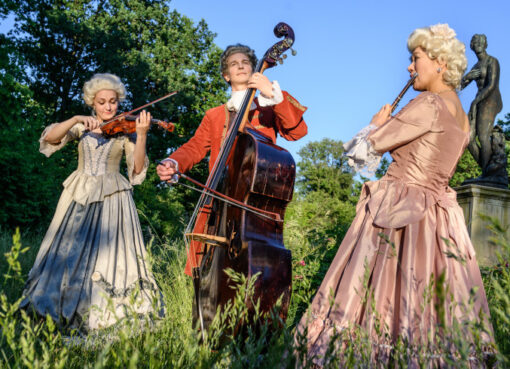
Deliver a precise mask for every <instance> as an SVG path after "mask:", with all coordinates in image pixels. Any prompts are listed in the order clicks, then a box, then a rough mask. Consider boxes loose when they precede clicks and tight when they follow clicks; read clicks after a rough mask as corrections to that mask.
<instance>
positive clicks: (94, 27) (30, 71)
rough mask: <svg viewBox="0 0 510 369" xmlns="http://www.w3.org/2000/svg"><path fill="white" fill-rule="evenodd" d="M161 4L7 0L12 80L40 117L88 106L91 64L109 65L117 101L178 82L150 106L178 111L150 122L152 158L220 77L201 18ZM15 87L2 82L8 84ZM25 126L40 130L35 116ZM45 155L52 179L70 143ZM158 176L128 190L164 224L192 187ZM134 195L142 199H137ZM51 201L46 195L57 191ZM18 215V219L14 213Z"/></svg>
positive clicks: (178, 218) (186, 204) (213, 92)
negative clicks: (165, 183) (169, 185)
mask: <svg viewBox="0 0 510 369" xmlns="http://www.w3.org/2000/svg"><path fill="white" fill-rule="evenodd" d="M168 4H169V2H168V1H163V0H105V1H88V0H87V1H85V0H22V1H19V2H17V3H16V7H15V9H13V12H14V14H15V18H16V22H15V30H14V32H13V33H12V34H10V35H9V39H10V42H11V43H12V46H13V49H16V50H19V56H20V58H19V63H20V69H21V70H24V71H27V72H26V73H23V74H21V75H20V76H19V78H18V81H19V84H20V85H23V86H26V87H27V89H28V90H27V91H30V94H31V99H32V101H34V102H37V104H38V105H39V106H40V107H41V108H42V109H43V111H44V118H45V119H44V120H45V123H49V122H52V121H61V120H63V119H66V118H68V117H70V116H73V115H76V114H84V113H85V114H89V113H90V110H89V109H88V108H87V107H86V106H84V104H83V103H82V100H81V87H82V86H83V83H84V81H86V80H87V79H89V78H90V77H91V76H92V75H93V74H94V73H97V72H110V73H114V74H117V75H118V76H119V77H120V78H121V79H122V80H123V81H124V82H125V84H126V87H127V89H128V91H129V93H128V98H127V100H126V103H125V104H124V108H125V109H130V108H132V107H134V106H139V105H142V104H144V103H147V102H149V101H151V100H153V99H155V98H157V97H160V96H162V95H164V94H166V93H168V92H170V91H174V90H178V91H179V94H178V95H177V96H175V97H172V98H170V99H169V100H167V101H165V102H163V103H160V104H159V105H156V106H154V107H151V109H150V110H151V112H152V113H153V115H154V116H155V117H156V118H159V119H168V120H172V121H178V123H177V129H176V132H175V133H165V132H159V131H157V130H154V131H153V132H151V134H150V137H149V142H148V153H149V157H150V158H151V159H160V158H163V157H166V156H167V155H168V153H169V151H171V150H173V149H174V148H176V147H178V146H179V145H180V144H182V143H183V142H185V141H187V140H188V139H189V137H190V136H191V135H192V134H193V133H194V131H195V130H196V128H197V126H198V124H199V123H200V119H201V117H202V116H203V114H204V112H205V110H206V109H208V108H210V107H212V106H215V105H217V104H218V103H219V102H220V101H223V100H224V99H225V91H226V85H225V84H224V82H223V80H222V77H221V75H220V73H219V68H218V64H219V55H220V52H221V50H220V49H219V48H218V47H217V46H216V45H215V44H214V43H213V40H214V37H215V35H214V33H212V32H211V31H209V29H208V27H207V25H206V24H205V22H204V21H201V22H199V23H198V24H196V25H195V24H193V22H192V21H191V20H190V19H188V18H187V17H185V16H183V15H180V14H179V13H177V12H176V11H172V10H170V8H169V6H168ZM14 93H15V92H14V91H12V90H9V91H8V93H7V94H8V95H10V96H11V95H12V94H14ZM27 124H28V121H27ZM31 128H32V130H34V131H36V132H37V133H38V134H40V132H41V127H40V125H39V126H31ZM0 129H1V130H2V134H3V133H4V132H3V131H4V129H5V128H4V127H0ZM32 143H33V146H34V147H33V148H32V150H37V138H36V137H33V138H32ZM12 149H13V150H15V148H12ZM39 157H40V159H39V162H42V161H43V158H42V156H41V155H39ZM50 160H53V162H54V163H58V167H57V168H55V169H56V170H55V171H54V172H52V173H53V174H54V175H56V177H57V178H58V179H59V180H60V177H64V176H66V175H68V174H69V173H70V172H71V171H72V170H73V169H75V167H76V164H75V163H76V158H75V150H74V148H73V147H69V148H66V149H64V150H63V152H62V153H59V156H57V160H56V161H55V159H50ZM205 173H206V166H205V165H202V166H199V167H198V168H197V170H196V171H195V172H194V173H193V175H194V176H196V177H198V178H200V179H203V178H204V177H205ZM47 174H48V173H46V175H47ZM55 182H56V181H55ZM158 183H159V180H158V179H157V177H156V175H155V173H154V171H152V172H150V175H149V178H148V180H147V181H146V182H145V183H144V184H143V185H142V186H140V187H139V188H137V190H136V191H135V201H137V203H138V204H139V206H140V205H141V206H142V208H143V209H142V211H143V212H144V215H146V216H147V219H149V220H151V221H152V222H153V223H157V224H155V226H156V228H158V227H159V229H160V230H163V229H164V228H165V227H166V228H167V231H171V229H170V228H171V227H172V226H166V223H168V224H175V225H178V224H179V222H180V223H182V218H185V217H186V212H187V211H189V210H190V209H191V208H192V207H193V204H194V203H195V199H196V196H195V195H194V194H193V195H192V194H191V192H190V191H188V190H187V191H183V190H181V189H178V188H177V189H175V190H173V191H171V192H170V194H169V195H168V194H167V191H166V190H163V189H161V187H160V186H157V184H158ZM55 186H57V185H56V184H55ZM58 188H59V190H60V187H58ZM163 191H164V192H163ZM35 192H36V193H37V190H36V191H35ZM163 193H164V194H165V196H167V195H168V196H169V198H171V199H172V201H171V203H168V202H166V203H165V205H164V206H165V207H166V206H168V207H169V208H164V209H161V203H158V204H156V203H157V199H158V197H161V196H162V194H163ZM40 195H41V194H40ZM44 195H45V194H44ZM160 195H161V196H160ZM23 196H26V194H25V193H23V192H19V193H17V195H16V199H17V200H20V199H21V198H22V197H23ZM16 199H15V201H16ZM140 199H143V200H144V203H142V204H140V201H139V200H140ZM2 200H4V199H3V195H2ZM52 201H53V204H54V203H55V202H56V199H53V200H52ZM177 202H178V204H177ZM174 203H175V206H173V204H174ZM153 205H154V206H153ZM158 209H159V210H158ZM158 211H159V212H158ZM154 212H156V213H154ZM142 220H143V219H142ZM34 221H37V219H35V218H34ZM18 222H21V223H23V222H22V221H20V220H17V221H14V223H18ZM163 224H165V227H163ZM153 225H154V224H153ZM178 226H179V227H180V225H178ZM168 227H170V228H168Z"/></svg>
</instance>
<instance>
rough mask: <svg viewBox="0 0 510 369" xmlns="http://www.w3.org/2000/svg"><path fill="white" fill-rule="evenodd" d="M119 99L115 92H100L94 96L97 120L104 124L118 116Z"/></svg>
mask: <svg viewBox="0 0 510 369" xmlns="http://www.w3.org/2000/svg"><path fill="white" fill-rule="evenodd" d="M118 107H119V99H118V97H117V93H116V92H115V91H113V90H100V91H98V92H97V93H96V96H94V110H95V112H96V116H97V119H98V120H100V121H102V122H104V121H106V120H109V119H111V118H113V117H114V116H115V115H117V109H118Z"/></svg>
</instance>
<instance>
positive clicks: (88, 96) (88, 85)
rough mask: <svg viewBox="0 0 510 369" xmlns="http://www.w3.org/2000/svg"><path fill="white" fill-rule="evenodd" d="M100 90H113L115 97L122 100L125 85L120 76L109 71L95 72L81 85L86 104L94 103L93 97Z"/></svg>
mask: <svg viewBox="0 0 510 369" xmlns="http://www.w3.org/2000/svg"><path fill="white" fill-rule="evenodd" d="M101 90H113V91H115V92H116V93H117V98H118V99H119V101H122V100H124V99H125V98H126V87H124V84H123V83H122V82H121V81H120V78H119V77H117V76H116V75H114V74H110V73H97V74H94V75H93V76H92V78H91V79H90V80H88V81H87V82H85V84H84V85H83V100H85V103H86V104H87V105H88V106H93V105H94V97H95V96H96V94H97V93H98V92H99V91H101Z"/></svg>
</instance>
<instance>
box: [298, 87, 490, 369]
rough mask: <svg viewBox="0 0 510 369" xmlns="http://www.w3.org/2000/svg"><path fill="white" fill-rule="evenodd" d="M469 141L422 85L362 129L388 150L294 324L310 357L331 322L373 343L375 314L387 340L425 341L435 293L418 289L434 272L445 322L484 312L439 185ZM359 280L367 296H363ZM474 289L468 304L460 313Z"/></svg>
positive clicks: (475, 271) (461, 236) (459, 219)
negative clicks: (440, 281) (441, 282)
mask: <svg viewBox="0 0 510 369" xmlns="http://www.w3.org/2000/svg"><path fill="white" fill-rule="evenodd" d="M468 140H469V134H468V133H466V132H464V131H463V130H462V129H461V127H460V126H459V123H458V122H457V121H456V119H455V118H454V117H453V116H452V115H451V114H450V112H449V111H448V109H447V107H446V105H445V103H444V102H443V100H442V99H441V98H440V97H439V96H438V95H436V94H433V93H430V92H424V93H421V94H420V95H419V96H418V97H416V98H415V99H414V100H412V101H411V102H410V103H409V104H408V105H407V106H405V107H404V108H403V109H402V110H401V111H400V112H399V113H398V114H397V115H396V116H395V117H393V118H391V119H390V120H389V121H388V122H387V123H385V124H384V125H383V126H381V127H380V128H378V129H377V130H375V131H372V132H371V133H370V134H369V135H368V141H369V142H370V144H371V146H372V148H373V149H375V150H376V151H377V152H379V153H383V152H386V151H389V152H390V153H391V156H392V157H393V162H392V164H391V165H390V167H389V169H388V171H387V174H386V175H385V176H384V177H383V178H382V179H380V180H379V181H375V182H366V183H365V184H364V186H363V189H362V193H361V196H360V199H359V202H358V205H357V209H356V210H357V213H356V217H355V218H354V221H353V222H352V224H351V227H350V228H349V230H348V232H347V234H346V235H345V238H344V240H343V242H342V244H341V246H340V247H339V249H338V252H337V254H336V256H335V258H334V260H333V262H332V264H331V266H330V268H329V270H328V272H327V274H326V276H325V277H324V280H323V282H322V284H321V286H320V288H319V290H318V292H317V294H316V296H315V298H314V299H313V302H312V304H311V307H310V308H309V311H308V313H307V314H305V315H304V316H303V318H302V320H301V322H300V323H299V326H298V330H299V331H300V332H303V331H304V328H305V327H307V328H308V336H307V338H308V345H309V347H308V348H309V354H311V355H318V358H319V359H318V360H316V362H317V363H318V364H320V363H321V360H320V357H321V356H322V355H324V353H325V351H326V349H327V347H328V343H329V341H330V337H331V335H332V334H333V332H334V329H337V330H341V329H344V328H348V327H352V326H355V325H360V326H362V327H364V328H366V329H368V330H369V331H370V332H371V333H372V335H373V337H374V341H376V342H377V340H378V339H380V338H381V337H377V336H376V334H375V332H374V322H375V317H376V315H378V316H379V318H378V319H379V320H380V322H381V323H382V324H384V325H385V326H386V327H387V333H388V334H389V336H390V337H392V338H393V339H395V338H396V337H397V336H399V335H401V336H403V337H405V338H407V339H408V340H410V341H411V342H413V343H420V342H425V341H427V339H428V338H427V336H428V335H429V334H430V335H433V334H434V332H436V330H437V324H438V319H439V318H438V316H437V312H436V309H435V307H434V304H435V303H437V301H436V299H434V298H432V299H430V301H425V300H424V295H426V289H427V288H428V287H430V286H431V284H432V283H433V281H434V280H436V279H437V278H438V277H439V276H440V275H441V274H443V273H444V274H445V284H446V288H447V292H448V294H451V297H450V295H448V296H447V298H446V301H445V311H446V324H447V325H448V324H452V321H453V319H454V318H456V319H458V320H460V321H463V320H466V319H467V320H475V319H478V313H479V312H480V311H482V312H483V314H485V317H486V318H488V316H489V309H488V305H487V298H486V296H485V292H484V289H483V284H482V279H481V275H480V270H479V268H478V265H477V262H476V259H475V252H474V250H473V245H472V244H471V241H470V239H469V235H468V233H467V228H466V224H465V221H464V216H463V213H462V209H461V208H460V207H459V205H458V203H457V200H456V193H455V191H453V190H452V189H451V188H450V187H448V181H449V179H450V178H451V176H452V175H453V173H454V171H455V167H456V165H457V162H458V160H459V159H460V156H461V155H462V153H463V151H464V149H465V148H466V145H467V144H468ZM381 234H383V235H384V236H381ZM448 255H455V256H456V257H457V258H453V257H449V256H448ZM461 259H462V260H465V262H464V263H463V262H460V261H459V260H461ZM367 268H368V269H367ZM365 286H368V288H369V291H370V292H371V293H372V295H371V297H368V299H365V296H366V295H365V293H364V291H366V288H365ZM473 288H475V289H476V292H475V302H474V306H473V307H471V308H470V309H468V311H465V310H464V309H463V306H464V304H467V302H468V299H469V297H470V291H471V290H472V289H473ZM369 296H370V295H369ZM372 303H373V304H375V312H374V311H373V309H372V308H371V304H372ZM450 308H451V309H450ZM487 320H488V319H487ZM491 329H492V328H489V330H491ZM485 338H486V339H487V340H488V341H489V340H490V338H489V337H485Z"/></svg>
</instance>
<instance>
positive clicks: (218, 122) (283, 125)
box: [170, 91, 308, 275]
mask: <svg viewBox="0 0 510 369" xmlns="http://www.w3.org/2000/svg"><path fill="white" fill-rule="evenodd" d="M282 93H283V101H282V102H281V103H279V104H277V105H274V106H266V107H262V106H260V105H259V104H258V100H257V99H255V100H254V102H255V104H256V105H257V108H256V109H255V110H252V111H250V114H249V116H248V117H249V121H250V124H249V126H251V127H252V128H255V129H256V130H257V131H260V132H262V133H263V134H264V135H266V136H268V137H270V138H271V139H272V140H273V143H275V142H276V134H277V133H279V134H280V135H281V136H282V137H283V138H285V139H286V140H288V141H296V140H298V139H300V138H301V137H303V136H304V135H306V133H307V132H308V128H307V126H306V123H305V121H304V120H303V113H304V112H305V111H306V107H304V106H302V105H301V104H299V102H297V100H296V99H294V98H293V97H292V96H291V95H289V94H288V93H287V92H286V91H282ZM229 118H230V112H229V111H228V109H227V106H226V105H225V104H223V105H220V106H217V107H215V108H212V109H209V110H208V111H207V112H206V113H205V116H204V119H202V123H200V126H199V127H198V129H197V131H196V133H195V135H194V136H193V137H192V138H191V139H190V140H189V141H188V142H186V143H185V144H184V145H182V146H181V147H179V148H178V149H177V150H176V151H175V152H173V153H172V154H171V155H170V158H171V159H174V160H175V161H177V163H179V171H180V172H182V173H185V172H187V171H188V170H190V169H191V168H192V167H193V165H195V164H197V163H198V162H200V161H201V160H202V159H203V158H205V156H206V155H207V153H208V152H209V151H210V152H211V155H210V159H209V172H210V171H211V170H212V167H213V166H214V162H215V161H216V158H217V156H218V154H219V152H220V148H221V144H222V142H223V139H224V138H225V135H226V132H227V128H228V127H227V126H228V123H229ZM207 213H208V209H203V211H202V212H201V213H200V214H199V216H198V219H197V221H196V223H195V228H194V232H197V233H203V232H204V228H205V224H206V222H207ZM190 246H191V249H190V250H188V252H189V254H188V260H187V262H186V268H185V270H184V272H185V273H186V274H188V275H191V268H192V267H193V266H198V265H200V259H201V255H200V254H197V253H198V252H200V251H201V250H202V244H200V243H199V242H196V241H192V242H191V245H190Z"/></svg>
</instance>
